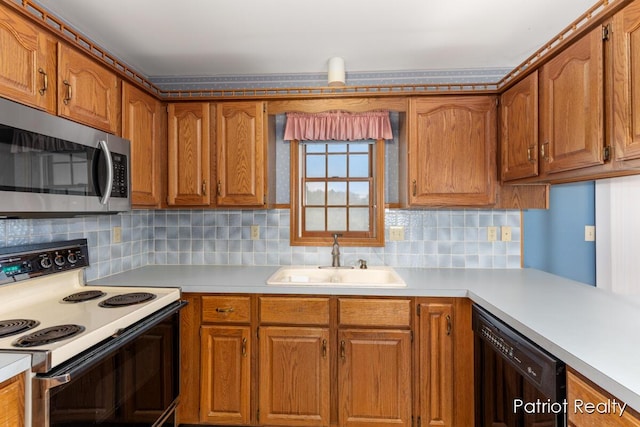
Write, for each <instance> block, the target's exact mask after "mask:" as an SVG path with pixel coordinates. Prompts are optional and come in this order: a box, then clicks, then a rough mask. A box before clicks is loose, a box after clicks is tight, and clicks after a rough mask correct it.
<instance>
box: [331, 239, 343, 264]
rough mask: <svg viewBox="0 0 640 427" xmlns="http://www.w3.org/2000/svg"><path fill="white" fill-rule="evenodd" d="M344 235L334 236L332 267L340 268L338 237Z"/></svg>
mask: <svg viewBox="0 0 640 427" xmlns="http://www.w3.org/2000/svg"><path fill="white" fill-rule="evenodd" d="M341 236H342V234H337V233H336V234H334V235H333V249H332V250H331V267H340V243H338V237H341Z"/></svg>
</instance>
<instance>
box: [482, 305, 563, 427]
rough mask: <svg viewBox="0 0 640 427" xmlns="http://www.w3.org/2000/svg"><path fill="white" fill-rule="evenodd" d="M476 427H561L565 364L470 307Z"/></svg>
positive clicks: (486, 314) (499, 322)
mask: <svg viewBox="0 0 640 427" xmlns="http://www.w3.org/2000/svg"><path fill="white" fill-rule="evenodd" d="M473 331H474V335H475V393H476V427H490V426H504V427H534V426H545V427H565V426H566V405H567V404H566V373H565V364H564V363H563V362H562V361H561V360H559V359H557V358H556V357H554V356H553V355H551V354H549V353H548V352H546V351H545V350H543V349H542V348H540V347H539V346H537V345H536V344H534V343H533V342H531V341H530V340H529V339H527V338H526V337H524V336H523V335H521V334H520V333H518V332H516V331H515V330H514V329H512V328H511V327H509V326H507V325H506V324H504V323H503V322H502V321H501V320H499V319H497V318H496V317H495V316H493V315H492V314H490V313H488V312H487V311H486V310H484V309H482V308H480V307H478V306H476V305H474V307H473Z"/></svg>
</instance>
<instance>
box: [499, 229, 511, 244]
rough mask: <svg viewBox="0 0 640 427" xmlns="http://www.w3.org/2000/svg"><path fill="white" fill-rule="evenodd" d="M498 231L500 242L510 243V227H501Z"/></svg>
mask: <svg viewBox="0 0 640 427" xmlns="http://www.w3.org/2000/svg"><path fill="white" fill-rule="evenodd" d="M500 231H501V233H502V239H501V240H502V241H503V242H510V241H511V227H501V228H500Z"/></svg>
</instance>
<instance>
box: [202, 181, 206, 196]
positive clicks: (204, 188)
mask: <svg viewBox="0 0 640 427" xmlns="http://www.w3.org/2000/svg"><path fill="white" fill-rule="evenodd" d="M202 194H207V180H206V179H204V180H202Z"/></svg>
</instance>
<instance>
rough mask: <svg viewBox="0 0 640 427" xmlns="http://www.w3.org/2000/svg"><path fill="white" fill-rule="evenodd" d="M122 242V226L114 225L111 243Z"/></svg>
mask: <svg viewBox="0 0 640 427" xmlns="http://www.w3.org/2000/svg"><path fill="white" fill-rule="evenodd" d="M121 242H122V227H113V230H112V233H111V243H121Z"/></svg>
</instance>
